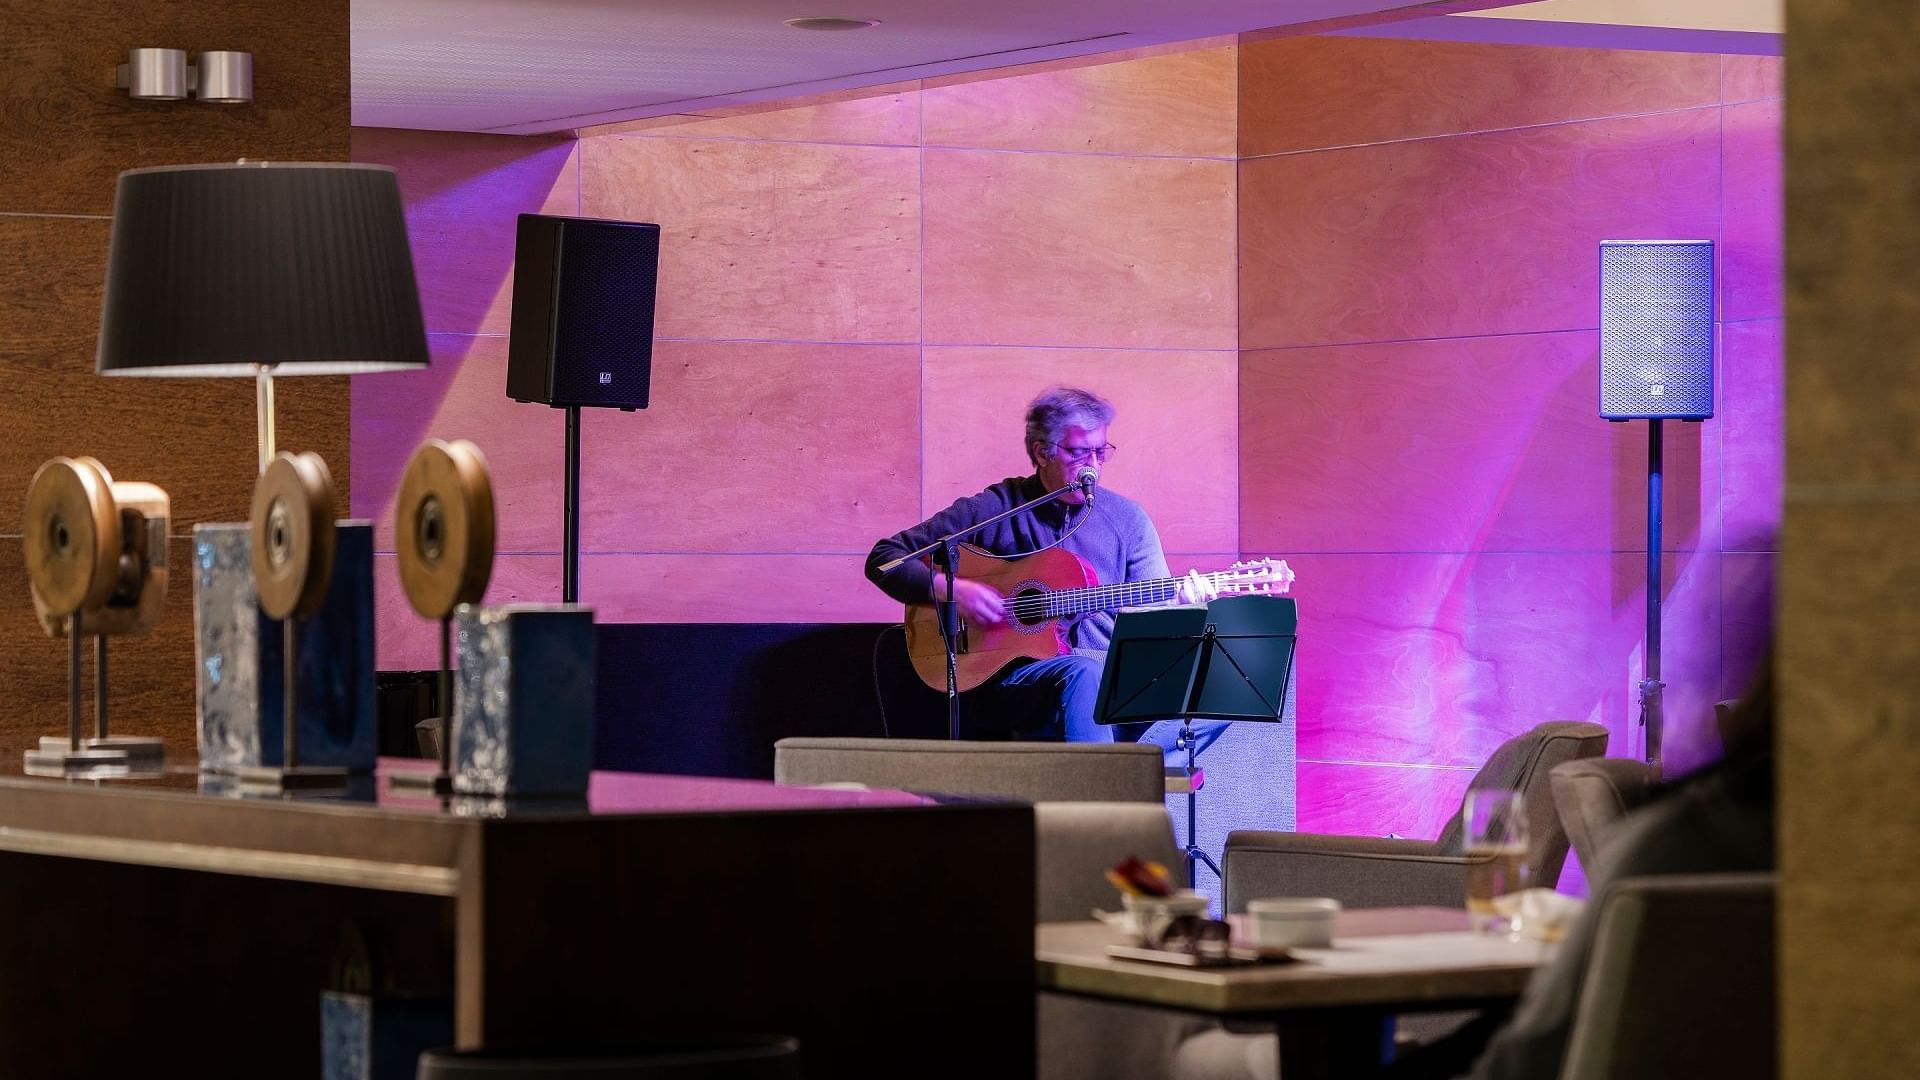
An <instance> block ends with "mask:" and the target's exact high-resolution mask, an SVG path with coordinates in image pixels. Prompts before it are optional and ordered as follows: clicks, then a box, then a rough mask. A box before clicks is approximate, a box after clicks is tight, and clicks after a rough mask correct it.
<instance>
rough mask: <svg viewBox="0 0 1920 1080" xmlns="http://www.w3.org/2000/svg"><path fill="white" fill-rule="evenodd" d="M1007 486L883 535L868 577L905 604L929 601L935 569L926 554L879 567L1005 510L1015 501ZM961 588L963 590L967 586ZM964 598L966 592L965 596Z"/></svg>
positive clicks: (869, 557)
mask: <svg viewBox="0 0 1920 1080" xmlns="http://www.w3.org/2000/svg"><path fill="white" fill-rule="evenodd" d="M1007 488H1008V485H1007V484H1005V483H1001V484H995V485H994V486H993V487H990V488H988V489H987V490H985V491H983V492H981V493H980V494H978V495H973V496H970V497H968V498H965V499H961V500H959V501H958V502H955V503H954V504H953V505H952V506H949V507H947V508H946V509H945V510H942V511H940V512H939V513H937V514H935V515H933V516H932V517H930V518H928V519H927V520H925V521H923V522H921V523H920V524H918V525H915V526H914V527H912V528H910V529H907V530H905V531H902V532H898V533H895V534H894V535H892V536H889V537H886V538H884V539H882V540H881V541H880V542H879V543H877V544H875V545H873V551H872V552H870V553H869V554H868V555H867V580H868V581H871V582H873V583H874V584H875V585H876V586H878V587H879V589H880V591H881V592H884V593H886V594H887V595H888V596H891V597H893V598H894V599H895V600H898V601H900V602H901V603H903V604H924V603H927V602H928V601H929V600H931V599H933V585H934V572H933V569H932V568H931V567H930V566H928V565H927V562H926V560H925V559H924V558H920V559H908V560H907V561H906V562H904V563H901V564H900V565H899V566H897V567H895V568H894V569H893V571H892V572H891V573H886V574H882V573H881V572H880V567H882V566H884V565H885V564H887V563H889V562H892V561H893V560H894V559H897V558H899V557H901V556H902V555H905V554H906V553H907V552H909V551H913V550H914V549H916V548H920V547H924V546H926V545H927V544H930V543H932V542H933V541H935V540H938V539H939V538H941V537H942V536H945V535H947V534H948V533H950V532H956V531H958V530H960V529H964V528H966V527H968V526H969V525H972V524H974V523H976V522H980V521H985V520H986V519H987V518H990V517H992V516H993V515H995V514H997V513H999V512H1000V511H1002V510H1005V509H1006V508H1007V507H1009V506H1011V505H1013V504H1012V503H1010V502H1008V501H1007V497H1008V496H1007V493H1006V490H1007ZM944 580H945V579H944V578H943V579H942V581H944ZM961 588H962V589H963V590H964V588H965V587H964V586H962V587H961ZM982 588H984V586H982ZM943 591H944V590H943ZM965 599H966V598H965V596H964V595H963V596H962V600H963V601H964V600H965ZM970 613H971V612H970Z"/></svg>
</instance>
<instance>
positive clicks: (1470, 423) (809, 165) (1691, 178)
mask: <svg viewBox="0 0 1920 1080" xmlns="http://www.w3.org/2000/svg"><path fill="white" fill-rule="evenodd" d="M1778 79H1779V67H1778V62H1777V61H1771V60H1767V59H1761V58H1751V57H1725V58H1723V57H1717V56H1688V55H1666V54H1654V53H1624V52H1597V51H1596V52H1587V51H1576V50H1563V49H1545V48H1528V47H1515V46H1471V45H1456V44H1446V45H1441V44H1422V43H1416V42H1397V41H1373V40H1363V39H1345V38H1339V39H1336V38H1327V39H1300V40H1289V41H1278V42H1266V43H1260V44H1250V45H1246V46H1244V47H1235V46H1231V45H1229V46H1226V47H1213V48H1201V49H1195V50H1191V51H1186V52H1174V53H1167V54H1164V55H1157V56H1146V57H1140V58H1135V59H1129V60H1125V61H1123V62H1117V63H1110V64H1103V65H1094V66H1080V67H1074V66H1071V65H1063V66H1060V67H1057V68H1055V69H1052V70H1044V71H1038V72H1034V73H1028V74H1022V75H1018V76H1014V77H1003V78H998V79H990V78H980V77H970V78H965V79H954V80H942V81H929V82H928V83H926V84H925V85H921V84H913V85H909V86H904V87H900V88H897V89H896V90H895V91H894V92H890V93H879V94H874V95H870V96H866V97H847V98H841V99H834V100H826V101H820V102H814V103H810V104H806V105H803V106H799V107H795V108H789V109H784V110H779V111H773V112H761V113H756V114H751V115H743V116H734V117H728V118H678V119H676V120H674V121H671V122H659V123H652V124H636V125H630V126H628V128H627V129H624V130H620V131H617V132H612V133H606V134H600V135H597V136H594V137H590V138H585V139H581V140H579V141H566V140H529V139H519V138H507V137H492V136H472V135H445V134H434V133H422V132H400V131H380V130H358V131H356V132H355V142H354V150H355V156H356V158H358V159H359V160H363V161H378V162H385V163H389V164H393V165H395V166H397V167H398V168H399V169H400V176H401V182H402V186H403V190H404V191H405V192H406V195H407V198H408V201H409V212H410V226H411V228H412V230H413V240H414V250H415V254H416V258H417V259H418V260H419V263H420V268H421V274H422V290H423V297H424V300H425V304H426V312H427V319H428V327H429V330H430V332H431V336H432V342H433V345H434V350H435V362H434V366H433V368H432V369H431V370H429V371H427V372H425V373H422V374H418V375H407V376H378V377H371V378H364V379H359V380H356V381H355V384H354V401H353V439H354V472H355V476H354V492H353V494H354V511H355V513H356V514H358V515H362V516H366V517H372V518H376V519H381V520H382V521H383V525H382V529H383V537H384V536H386V535H387V533H386V532H385V530H386V529H387V528H388V526H387V525H386V524H385V523H384V519H386V518H387V517H389V516H390V513H391V508H390V504H391V501H392V497H393V492H394V490H395V488H396V486H397V483H398V477H399V472H400V469H401V467H402V465H403V463H404V461H405V458H406V455H407V453H408V452H409V451H410V450H411V448H412V446H413V445H414V444H415V443H416V442H417V441H418V440H419V439H421V438H423V437H425V436H428V435H438V436H442V437H455V436H459V437H466V438H471V439H474V440H475V441H477V442H479V443H480V444H481V446H482V447H483V448H484V449H485V450H486V451H487V453H488V455H489V457H490V459H491V461H492V464H493V469H494V474H495V483H496V489H497V493H498V497H499V500H500V506H501V512H500V513H501V517H500V521H501V530H502V536H501V544H500V548H501V555H500V558H499V560H498V563H497V568H496V571H495V584H494V589H493V598H494V599H496V600H503V599H509V598H520V599H540V600H556V599H557V598H558V593H559V580H560V566H559V550H560V482H559V478H560V471H561V441H562V425H561V419H560V416H559V414H557V413H554V412H551V411H549V410H545V409H541V408H537V407H534V406H527V405H520V404H517V403H514V402H510V401H508V400H507V399H506V397H505V395H504V392H503V387H504V383H505V358H506V344H507V342H506V333H507V315H508V296H509V290H510V288H511V280H510V278H511V269H512V255H513V219H514V215H515V214H516V213H519V212H522V211H540V212H548V213H561V214H584V215H588V216H598V217H615V218H632V219H642V220H652V221H659V222H661V223H663V225H664V226H665V240H664V254H663V266H662V271H661V282H662V286H661V294H660V300H659V323H658V334H659V337H658V341H657V345H656V353H655V384H654V407H653V408H652V409H650V410H648V411H646V412H642V413H638V414H620V413H594V412H589V414H588V415H587V417H586V425H585V460H586V471H585V493H586V495H585V508H586V509H585V526H584V528H583V531H582V546H583V549H584V552H585V555H584V559H583V590H582V593H583V599H585V600H586V601H587V602H589V603H590V604H592V605H593V606H594V607H595V608H596V609H597V610H598V611H599V613H600V617H601V618H602V619H605V620H611V621H652V622H677V621H769V620H770V621H867V620H873V621H881V620H891V619H894V618H896V617H897V614H898V613H897V609H896V608H895V607H894V606H893V605H892V604H891V603H890V602H888V601H887V600H885V599H884V598H883V597H881V596H880V595H879V594H878V593H877V592H875V591H874V590H873V589H872V588H871V587H870V586H868V585H867V584H866V582H865V580H864V578H863V577H862V575H861V561H862V558H863V556H864V554H865V552H866V550H867V548H868V547H869V545H870V544H871V543H872V541H873V540H874V539H875V538H876V537H878V536H880V535H882V534H884V533H886V532H890V531H892V530H894V529H897V528H900V527H902V526H904V525H906V524H910V523H912V522H914V521H917V520H919V519H920V518H921V517H922V516H924V515H925V514H926V513H929V512H931V511H933V510H935V509H938V508H939V507H941V506H943V505H945V504H946V503H947V502H948V501H949V500H951V499H953V498H955V497H957V496H960V495H963V494H967V493H969V492H971V491H974V490H977V489H978V488H979V487H981V486H982V485H984V484H985V483H987V482H990V481H992V480H995V479H998V478H1000V477H1002V476H1006V475H1010V474H1014V473H1018V472H1022V471H1024V469H1025V462H1024V459H1023V456H1022V453H1021V447H1020V433H1019V413H1020V410H1021V407H1022V405H1023V404H1024V403H1025V401H1026V400H1027V398H1028V397H1030V396H1031V394H1032V393H1033V392H1034V391H1035V390H1036V389H1038V388H1039V387H1041V386H1043V385H1045V384H1047V383H1049V382H1055V381H1073V382H1081V383H1085V384H1087V385H1090V386H1093V387H1095V388H1097V389H1099V390H1101V391H1102V392H1104V393H1106V394H1108V395H1109V396H1111V397H1112V398H1114V399H1115V400H1116V402H1117V403H1118V404H1119V406H1120V410H1121V415H1120V418H1119V420H1118V422H1117V423H1116V425H1115V427H1114V429H1113V435H1112V438H1113V441H1114V442H1115V443H1117V444H1119V445H1120V446H1121V447H1122V451H1121V453H1120V455H1119V456H1118V457H1117V458H1116V459H1115V460H1114V462H1113V463H1112V465H1111V467H1110V469H1109V474H1108V479H1109V480H1110V482H1111V484H1112V485H1113V486H1114V487H1115V488H1117V489H1119V490H1122V491H1125V492H1127V493H1129V494H1131V495H1134V496H1136V497H1138V498H1140V499H1141V500H1143V501H1144V502H1145V503H1146V505H1147V506H1148V508H1149V509H1150V510H1151V511H1152V513H1153V514H1154V516H1155V518H1156V519H1157V520H1158V522H1159V524H1160V528H1161V532H1162V535H1163V537H1164V539H1165V541H1166V545H1167V548H1168V550H1169V553H1170V557H1171V561H1172V562H1173V564H1174V566H1175V568H1176V569H1184V568H1185V567H1188V566H1212V565H1215V564H1219V563H1223V562H1225V561H1229V560H1231V559H1232V558H1234V557H1236V556H1237V555H1240V554H1245V555H1249V556H1257V555H1268V554H1272V555H1280V556H1284V557H1286V558H1288V559H1290V560H1291V561H1292V562H1293V564H1294V566H1295V567H1296V569H1297V570H1298V571H1299V574H1300V580H1299V584H1298V590H1297V595H1298V597H1299V600H1300V603H1301V608H1302V614H1303V633H1302V644H1301V670H1302V679H1301V683H1300V710H1299V711H1300V724H1299V732H1298V734H1299V751H1300V756H1301V759H1302V761H1301V765H1300V773H1299V776H1300V780H1299V783H1300V791H1299V794H1300V800H1299V824H1300V827H1301V828H1303V829H1312V830H1321V831H1339V832H1358V833H1376V834H1377V833H1385V832H1398V833H1402V834H1405V835H1414V836H1431V835H1433V833H1434V832H1435V831H1436V830H1437V829H1438V827H1439V824H1440V821H1441V820H1442V819H1443V818H1444V817H1445V815H1446V813H1447V812H1448V810H1449V809H1450V807H1451V806H1452V805H1455V804H1457V798H1458V794H1459V792H1460V790H1461V788H1463V787H1464V785H1465V783H1466V781H1467V778H1468V776H1469V775H1470V770H1471V767H1472V766H1474V765H1476V764H1477V763H1479V762H1480V761H1481V760H1483V759H1484V758H1485V756H1486V755H1487V753H1488V752H1490V751H1491V749H1492V748H1493V747H1494V746H1495V745H1497V744H1498V742H1499V741H1500V740H1501V739H1503V738H1505V737H1506V736H1508V735H1510V734H1513V733H1516V732H1518V731H1521V730H1524V729H1526V728H1527V727H1530V726H1531V725H1533V724H1534V723H1537V722H1539V721H1541V720H1547V719H1592V720H1596V721H1599V722H1601V723H1604V724H1606V725H1608V727H1609V728H1611V729H1612V730H1613V731H1614V733H1615V744H1614V748H1613V751H1612V752H1614V753H1616V754H1623V753H1631V752H1634V750H1635V749H1637V746H1636V744H1635V743H1634V742H1633V741H1632V729H1633V726H1634V724H1633V721H1634V716H1635V711H1634V706H1633V697H1632V686H1633V683H1634V681H1635V679H1636V678H1637V677H1638V673H1639V670H1640V668H1639V663H1640V657H1639V649H1640V644H1641V639H1642V621H1643V611H1644V608H1643V603H1644V592H1645V589H1644V569H1645V567H1644V561H1645V554H1644V550H1645V539H1644V499H1645V494H1644V492H1645V488H1644V484H1645V462H1646V458H1645V454H1646V450H1645V446H1646V426H1645V425H1644V424H1638V423H1637V424H1630V425H1608V424H1605V423H1604V422H1602V421H1600V420H1599V419H1598V418H1597V416H1596V415H1595V413H1596V403H1595V397H1596V391H1595V385H1596V382H1597V355H1596V353H1597V333H1596V324H1597V306H1598V305H1597V297H1596V295H1595V281H1594V277H1595V271H1594V267H1595V263H1596V245H1597V244H1598V242H1599V241H1600V240H1602V239H1607V238H1614V237H1651V236H1679V237H1706V238H1711V239H1715V240H1717V241H1719V244H1720V248H1719V251H1720V261H1721V266H1720V283H1721V294H1720V298H1719V299H1720V305H1721V306H1720V313H1721V316H1722V319H1723V323H1722V326H1721V328H1720V330H1721V343H1722V347H1721V354H1720V359H1721V368H1720V373H1719V402H1720V413H1719V417H1718V418H1717V419H1715V420H1713V421H1711V422H1708V423H1706V424H1703V425H1680V424H1669V425H1668V435H1667V463H1668V477H1667V522H1666V543H1665V545H1664V546H1665V547H1666V549H1667V550H1666V553H1665V558H1664V561H1665V566H1666V570H1665V573H1666V581H1667V588H1666V590H1665V602H1666V605H1667V619H1666V624H1665V625H1666V635H1667V639H1666V649H1665V656H1666V672H1667V678H1668V681H1669V683H1670V684H1671V686H1670V689H1669V694H1668V703H1669V715H1670V720H1669V733H1668V751H1669V758H1670V760H1671V762H1672V763H1673V765H1675V766H1677V767H1686V766H1688V765H1691V764H1694V763H1697V762H1699V761H1702V760H1705V759H1706V758H1707V757H1709V756H1710V755H1711V754H1712V753H1714V752H1715V750H1716V747H1715V743H1714V739H1713V736H1712V732H1711V727H1710V724H1708V723H1707V719H1706V718H1707V710H1708V706H1709V704H1710V703H1711V702H1712V701H1713V700H1715V699H1717V698H1720V697H1726V696H1731V695H1732V694H1733V693H1734V692H1735V691H1736V690H1737V689H1738V685H1739V683H1740V681H1741V679H1742V678H1743V676H1744V673H1745V672H1746V671H1747V670H1748V669H1749V668H1750V667H1751V665H1752V662H1753V659H1754V657H1755V654H1756V650H1757V648H1758V642H1759V639H1760V638H1761V636H1762V635H1763V634H1764V629H1765V618H1764V616H1765V609H1766V597H1767V593H1768V582H1769V581H1770V578H1771V570H1772V565H1773V558H1774V551H1775V547H1774V534H1775V529H1776V526H1777V523H1778V520H1779V502H1780V476H1781V461H1780V458H1781V418H1780V390H1779V386H1780V344H1781V322H1780V285H1779V280H1780V270H1779V267H1780V226H1779V216H1780V180H1779V176H1780V166H1779V128H1780V104H1781V102H1780V85H1779V81H1778ZM390 547H391V542H390V540H383V548H385V549H389V550H390ZM387 559H388V566H387V568H386V569H385V570H384V571H383V572H382V575H381V578H380V588H381V590H382V593H381V597H380V611H381V623H380V643H379V649H380V660H381V663H382V665H383V666H386V667H415V666H427V665H429V664H431V663H432V662H433V659H434V652H433V645H432V635H431V630H430V628H429V627H427V626H425V625H424V624H421V623H420V622H419V620H417V619H415V618H414V617H413V616H412V614H411V613H410V612H409V611H408V609H407V608H406V605H405V602H404V599H403V598H401V597H400V595H399V592H398V583H397V578H396V577H395V575H394V574H393V572H392V569H391V557H390V556H388V557H387ZM1222 745H1223V746H1225V744H1224V743H1223V744H1222ZM1216 846H1217V845H1216Z"/></svg>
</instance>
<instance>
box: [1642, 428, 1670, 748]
mask: <svg viewBox="0 0 1920 1080" xmlns="http://www.w3.org/2000/svg"><path fill="white" fill-rule="evenodd" d="M1660 443H1661V434H1660V421H1659V420H1650V421H1648V427H1647V647H1646V662H1645V665H1644V667H1645V674H1646V677H1645V678H1644V679H1641V680H1640V727H1641V729H1642V731H1641V734H1642V735H1643V736H1644V738H1645V740H1646V753H1647V764H1648V765H1651V766H1653V772H1654V775H1655V776H1659V775H1661V768H1660V739H1661V735H1662V726H1663V719H1664V718H1663V716H1662V715H1661V692H1662V691H1663V690H1665V689H1666V684H1665V683H1663V682H1661V681H1660V496H1661V488H1662V486H1663V483H1662V477H1661V470H1662V463H1661V460H1660V459H1661V445H1660Z"/></svg>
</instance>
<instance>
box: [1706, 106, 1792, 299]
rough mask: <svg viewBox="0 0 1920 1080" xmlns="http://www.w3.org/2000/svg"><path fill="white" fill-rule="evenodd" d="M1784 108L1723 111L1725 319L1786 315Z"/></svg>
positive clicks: (1722, 288)
mask: <svg viewBox="0 0 1920 1080" xmlns="http://www.w3.org/2000/svg"><path fill="white" fill-rule="evenodd" d="M1780 110H1781V103H1780V102H1779V101H1778V100H1774V101H1757V102H1753V103H1751V104H1747V105H1731V106H1728V107H1727V108H1725V109H1723V110H1721V114H1722V117H1723V119H1722V128H1721V140H1722V145H1723V149H1722V151H1721V152H1722V156H1723V166H1722V167H1723V168H1725V170H1726V179H1725V182H1724V186H1725V191H1726V195H1725V199H1726V208H1725V213H1726V220H1725V223H1724V225H1723V226H1722V229H1723V232H1722V236H1721V241H1720V317H1721V318H1723V319H1726V320H1728V321H1729V322H1732V321H1736V320H1742V319H1777V318H1779V317H1780V315H1781V314H1782V312H1783V310H1784V309H1783V306H1782V300H1781V284H1782V281H1783V280H1784V276H1783V275H1784V270H1785V267H1784V264H1783V263H1782V260H1781V251H1782V247H1783V245H1782V242H1781V241H1782V233H1783V232H1784V231H1785V228H1786V206H1785V200H1784V198H1783V195H1782V192H1781V186H1780V184H1781V168H1782V165H1783V162H1782V160H1781V152H1780Z"/></svg>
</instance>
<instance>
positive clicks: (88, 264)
mask: <svg viewBox="0 0 1920 1080" xmlns="http://www.w3.org/2000/svg"><path fill="white" fill-rule="evenodd" d="M110 232H111V223H110V222H109V221H107V220H106V219H105V218H99V219H95V220H87V219H84V218H47V217H8V216H6V215H4V214H0V251H5V252H6V253H7V258H5V259H0V327H5V328H6V332H5V333H0V364H4V365H7V366H8V367H13V366H16V365H17V366H26V367H35V368H40V369H44V370H68V369H78V368H79V367H80V366H82V365H84V367H85V368H86V370H88V371H91V370H92V369H93V363H94V349H95V347H96V344H97V343H98V341H99V339H100V298H101V296H102V294H103V293H104V292H105V286H106V278H107V239H108V235H109V233H110Z"/></svg>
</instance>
